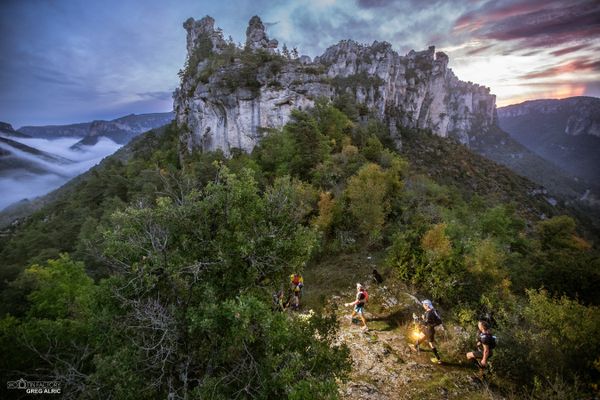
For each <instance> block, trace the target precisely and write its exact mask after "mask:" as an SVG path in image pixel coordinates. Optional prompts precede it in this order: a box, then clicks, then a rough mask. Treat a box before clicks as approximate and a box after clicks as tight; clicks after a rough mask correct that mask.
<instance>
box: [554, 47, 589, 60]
mask: <svg viewBox="0 0 600 400" xmlns="http://www.w3.org/2000/svg"><path fill="white" fill-rule="evenodd" d="M588 47H590V46H589V44H580V45H578V46H571V47H566V48H564V49H560V50H555V51H553V52H551V53H550V54H552V55H553V56H556V57H560V56H564V55H565V54H569V53H574V52H576V51H579V50H581V49H586V48H588Z"/></svg>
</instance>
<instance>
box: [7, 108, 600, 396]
mask: <svg viewBox="0 0 600 400" xmlns="http://www.w3.org/2000/svg"><path fill="white" fill-rule="evenodd" d="M356 110H357V105H356V104H355V103H353V102H352V101H350V100H348V98H346V97H340V98H339V99H338V100H337V101H336V102H334V103H327V102H325V101H322V102H317V103H316V105H315V107H314V108H311V109H308V110H304V111H293V113H292V117H291V120H290V122H289V123H287V124H286V125H285V126H284V127H283V128H281V129H270V130H268V131H265V132H263V133H262V136H263V137H262V139H261V141H260V142H259V144H258V145H257V146H256V147H255V148H254V150H253V151H252V153H251V154H247V153H245V152H242V151H235V150H234V151H232V154H231V157H229V158H227V157H224V155H223V153H221V152H220V151H216V152H205V153H193V154H188V155H187V156H184V157H180V152H179V149H178V143H179V135H180V134H181V132H180V131H179V130H178V129H177V128H176V127H175V126H174V125H171V126H169V127H168V128H165V129H163V130H158V131H151V132H149V133H147V134H145V135H143V136H142V137H140V138H138V139H136V140H135V141H134V142H132V143H131V144H130V145H128V146H127V148H125V149H123V150H121V152H120V153H119V154H118V155H117V156H116V157H112V158H109V159H107V160H105V161H104V162H103V163H102V164H101V165H100V166H98V167H96V168H95V169H93V170H92V171H91V172H89V173H88V174H87V175H86V176H85V177H83V178H82V179H81V180H80V181H79V182H77V183H75V184H74V186H73V187H72V188H71V189H70V191H68V192H67V194H65V195H64V196H61V197H59V198H58V199H57V200H56V201H54V202H52V203H51V204H49V205H47V206H46V207H44V208H43V209H42V210H40V211H38V212H36V213H35V214H34V215H32V216H31V217H29V218H28V219H26V220H23V221H21V222H20V223H19V224H17V225H14V226H12V227H11V228H10V230H8V231H6V232H4V234H3V236H2V238H1V244H0V246H1V247H0V259H2V268H1V270H0V273H1V274H2V276H1V277H2V279H1V281H2V287H1V290H2V302H1V307H2V310H1V312H2V320H0V343H1V346H2V349H4V351H3V357H2V359H1V361H0V368H1V369H2V372H3V375H4V378H5V380H16V379H19V378H20V377H22V376H23V374H24V373H25V372H26V373H27V378H30V379H39V380H58V381H59V382H61V385H62V390H63V395H64V397H65V398H118V399H125V398H131V399H145V398H148V399H150V398H156V397H159V398H165V397H169V398H197V399H207V398H209V399H231V398H262V399H272V398H290V399H316V398H318V399H323V398H335V397H337V396H338V395H340V393H339V392H338V386H339V385H340V384H341V383H343V382H344V381H345V380H346V379H349V378H352V379H354V378H355V376H354V375H353V372H352V371H353V369H352V368H353V367H352V364H351V363H350V356H349V351H350V350H349V348H348V347H347V346H346V345H345V344H344V343H340V342H339V341H337V340H335V338H336V337H337V336H336V335H338V333H339V331H340V330H344V329H347V327H345V326H339V325H338V322H337V317H336V314H335V310H334V309H332V308H331V307H330V301H329V300H330V298H329V297H330V295H331V293H333V292H334V291H339V290H342V291H343V290H346V289H347V287H349V286H351V285H353V284H354V281H353V280H352V278H353V276H352V277H351V276H349V275H346V274H350V272H349V271H348V269H347V267H348V266H347V265H346V264H347V263H348V261H349V260H354V258H353V257H354V256H356V259H358V257H359V256H360V257H362V256H363V255H364V254H375V255H377V257H375V258H374V259H373V261H372V262H373V263H374V264H375V265H374V266H376V267H377V268H379V269H381V270H382V271H385V273H386V276H387V277H389V279H390V281H391V282H397V283H398V284H402V285H405V286H406V287H407V288H410V290H412V294H414V295H416V296H418V297H420V298H423V297H425V296H426V297H428V298H431V299H432V300H434V302H435V303H436V304H439V307H440V308H441V309H443V310H444V316H445V321H444V322H445V324H446V326H447V329H453V330H455V331H457V332H458V331H460V332H466V333H469V332H474V329H475V325H476V322H477V319H478V318H480V317H482V316H484V315H487V316H488V318H490V319H493V322H494V327H493V329H494V331H495V334H496V335H497V336H498V338H499V344H498V347H497V349H496V353H495V355H494V363H495V366H494V367H495V374H496V376H497V377H496V378H495V379H496V383H495V384H494V385H492V386H488V387H487V388H486V390H487V392H486V391H485V390H482V391H480V392H469V395H468V397H469V398H495V397H494V396H503V397H508V398H528V397H530V398H556V399H558V398H586V397H590V398H591V397H593V396H594V395H595V396H597V395H598V392H597V390H598V388H597V386H595V382H597V380H598V378H599V373H600V368H599V366H600V358H599V354H600V340H599V339H598V338H597V335H596V330H597V327H598V326H600V310H599V309H598V303H599V302H600V298H599V293H598V290H597V288H598V285H599V284H600V258H599V252H598V248H597V243H595V242H594V240H595V237H594V236H593V234H592V235H590V234H589V233H585V232H584V231H583V230H581V226H578V223H577V219H575V218H573V216H569V215H568V213H569V210H568V209H567V208H564V207H563V206H562V205H561V204H558V205H556V206H553V205H551V204H550V203H549V202H548V199H547V198H546V197H545V195H544V194H543V193H538V192H536V191H535V189H536V186H535V185H533V184H532V183H530V182H529V181H527V180H526V179H524V178H521V177H519V176H517V175H514V174H513V173H511V172H510V171H509V170H507V169H505V168H502V167H499V166H497V165H496V164H494V163H492V162H490V161H487V160H485V159H483V158H482V157H480V156H477V155H474V154H472V153H470V152H469V151H468V150H467V149H466V148H465V147H463V146H461V145H458V144H456V143H454V142H451V141H449V140H448V139H443V138H439V137H436V136H433V135H431V134H427V133H426V132H416V131H415V130H408V129H406V130H403V131H402V132H400V134H401V135H402V138H403V141H402V148H401V149H400V150H396V149H395V148H394V144H393V140H392V139H391V136H390V133H389V131H388V129H387V127H386V126H387V125H384V124H383V123H381V122H380V121H379V120H378V119H377V118H376V117H374V116H373V115H371V116H369V117H368V118H366V117H365V116H364V115H362V116H359V114H358V112H356ZM352 262H354V261H352ZM295 271H298V272H304V271H306V272H307V274H306V276H307V277H309V276H311V275H312V276H315V277H318V276H323V277H328V279H327V280H322V281H320V282H316V281H315V282H312V283H311V282H309V281H307V282H306V284H307V287H310V285H311V284H312V285H314V286H315V287H319V288H320V291H319V292H318V293H317V291H316V290H315V292H313V293H314V296H313V297H312V298H310V297H309V296H308V293H309V292H308V291H307V298H306V299H305V301H306V304H307V305H308V304H310V305H311V306H314V307H313V309H314V311H315V313H314V314H312V316H307V315H305V314H303V313H287V312H286V313H280V312H273V311H271V295H272V294H273V293H274V292H276V291H277V290H279V289H281V287H282V286H283V285H285V284H286V283H287V279H288V278H287V277H288V276H289V275H290V274H291V273H292V272H295ZM315 279H316V278H315ZM377 301H378V300H377V296H376V295H375V296H374V304H377ZM374 307H375V306H374ZM305 311H306V309H305ZM490 316H491V317H490ZM373 329H374V330H376V329H377V326H376V325H374V326H373ZM390 329H391V328H390ZM393 329H404V327H401V326H400V327H398V326H396V327H394V328H393ZM456 337H459V336H456ZM448 343H450V342H448ZM472 346H473V344H472V343H471V342H470V341H468V340H462V341H461V340H458V339H456V340H454V341H452V346H450V345H447V346H445V347H444V349H445V351H446V355H445V356H446V357H448V358H451V359H461V358H464V353H465V352H466V351H467V350H468V349H469V348H470V347H472ZM440 368H442V367H440ZM440 371H441V372H440V373H441V374H443V369H441V370H440ZM466 373H467V372H465V374H466ZM452 376H454V375H452ZM415 396H417V397H413V398H432V399H433V398H439V392H432V393H429V392H427V391H417V393H416V394H415ZM419 396H420V397H419ZM457 396H459V398H460V396H461V394H460V393H459V394H458V395H457ZM465 396H466V395H464V393H463V395H462V398H464V397H465ZM477 396H479V397H477ZM486 396H487V397H486ZM567 396H571V397H567Z"/></svg>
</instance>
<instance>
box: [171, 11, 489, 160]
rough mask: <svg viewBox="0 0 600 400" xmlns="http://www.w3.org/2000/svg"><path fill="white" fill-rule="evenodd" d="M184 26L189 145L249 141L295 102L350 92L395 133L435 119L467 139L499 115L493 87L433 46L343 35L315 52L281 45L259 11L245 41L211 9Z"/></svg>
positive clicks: (282, 119)
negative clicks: (232, 37)
mask: <svg viewBox="0 0 600 400" xmlns="http://www.w3.org/2000/svg"><path fill="white" fill-rule="evenodd" d="M184 28H185V29H186V31H187V50H188V58H187V61H186V66H185V68H184V69H183V70H182V71H180V77H181V85H180V87H179V88H178V89H177V90H176V91H175V93H174V110H175V113H176V119H177V123H178V125H179V127H180V128H182V129H183V130H184V131H185V134H184V135H183V136H182V138H181V143H182V150H183V151H184V152H188V153H189V152H192V151H194V150H215V149H222V150H223V151H224V152H225V153H229V151H230V150H231V149H232V148H241V149H243V150H246V151H250V150H252V148H253V147H254V145H255V144H256V143H257V141H258V140H260V137H261V135H262V134H263V133H264V131H265V128H276V127H281V126H283V125H284V124H285V123H286V122H287V121H288V119H289V117H290V114H291V111H292V110H293V109H295V108H298V109H304V108H306V107H310V106H312V105H313V104H314V101H315V100H316V99H318V98H321V97H322V98H327V99H333V98H335V97H336V96H339V95H341V94H344V93H348V94H350V95H351V96H353V97H355V98H356V100H357V102H358V103H360V104H363V105H364V106H366V108H368V109H370V110H373V111H374V112H375V113H376V114H377V116H378V117H379V118H381V119H382V120H384V121H386V122H387V123H388V124H389V126H390V130H391V132H392V134H393V135H396V139H397V140H398V142H399V141H400V140H399V137H398V135H397V134H396V132H397V127H398V126H406V127H416V128H424V129H431V130H432V131H433V132H434V133H436V134H438V135H440V136H444V137H446V136H451V137H455V138H457V139H458V140H460V141H461V142H462V143H465V144H468V143H469V140H470V135H471V134H472V132H474V131H476V130H479V129H485V128H487V127H490V126H492V125H493V124H494V119H495V96H494V95H492V94H490V91H489V89H488V88H485V87H482V86H479V85H476V84H473V83H470V82H468V83H467V82H462V81H460V80H459V79H458V78H457V77H456V76H455V75H454V73H453V72H452V70H451V69H449V68H448V57H447V56H446V55H445V54H444V53H441V52H438V53H436V52H435V49H434V47H430V48H429V49H428V50H425V51H421V52H415V51H411V52H409V53H408V54H407V55H405V56H400V55H398V54H397V53H396V52H395V51H394V50H393V49H392V47H391V45H390V44H389V43H386V42H374V43H373V44H372V45H370V46H366V45H361V44H359V43H356V42H354V41H351V40H346V41H342V42H340V43H338V44H336V45H334V46H332V47H330V48H328V49H327V50H326V51H325V53H324V54H323V55H321V56H319V57H316V58H315V60H314V61H312V60H311V59H310V58H309V57H307V56H302V57H297V55H296V54H292V55H290V54H289V52H288V51H287V50H284V51H283V53H281V52H279V51H278V50H277V45H278V43H277V41H276V40H272V39H269V38H268V36H267V34H266V32H265V28H264V25H263V24H262V22H261V21H260V18H258V17H256V16H255V17H252V19H251V20H250V24H249V26H248V29H247V30H246V36H247V39H246V45H245V48H244V49H240V48H237V47H236V46H235V44H233V43H231V42H227V41H225V40H224V39H223V34H222V32H221V31H220V30H219V29H215V28H214V20H213V19H212V18H211V17H208V16H207V17H204V18H202V19H201V20H199V21H195V20H194V19H192V18H190V19H188V20H187V21H186V22H185V23H184ZM292 53H294V52H292Z"/></svg>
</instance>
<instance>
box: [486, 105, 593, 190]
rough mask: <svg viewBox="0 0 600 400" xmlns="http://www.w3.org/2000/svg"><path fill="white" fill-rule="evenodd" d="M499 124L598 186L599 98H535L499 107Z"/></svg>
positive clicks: (553, 160)
mask: <svg viewBox="0 0 600 400" xmlns="http://www.w3.org/2000/svg"><path fill="white" fill-rule="evenodd" d="M498 119H499V125H500V127H501V128H502V129H503V130H505V131H506V132H508V133H509V134H510V135H511V137H512V138H514V139H515V140H516V141H518V142H519V143H521V144H523V145H524V146H525V147H527V148H528V149H530V150H531V151H533V152H535V153H536V154H538V155H539V156H540V157H542V158H544V159H546V160H548V161H549V162H552V163H553V164H555V165H557V166H558V167H559V168H561V169H562V170H564V171H566V172H567V173H568V174H570V175H573V176H576V177H578V178H579V179H581V180H584V181H587V182H588V183H589V184H591V185H594V186H600V157H599V154H600V99H598V98H594V97H571V98H567V99H561V100H534V101H527V102H524V103H520V104H515V105H510V106H507V107H502V108H499V109H498Z"/></svg>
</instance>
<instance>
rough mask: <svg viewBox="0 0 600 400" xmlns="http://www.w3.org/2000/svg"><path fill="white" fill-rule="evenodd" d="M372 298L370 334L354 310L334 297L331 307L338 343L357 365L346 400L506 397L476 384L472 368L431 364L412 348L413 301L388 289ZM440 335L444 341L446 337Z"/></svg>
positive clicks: (428, 355) (344, 387) (428, 356)
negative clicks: (353, 315) (353, 317)
mask: <svg viewBox="0 0 600 400" xmlns="http://www.w3.org/2000/svg"><path fill="white" fill-rule="evenodd" d="M369 293H370V296H369V301H370V302H371V299H377V300H375V301H374V302H373V304H368V305H367V314H366V316H367V323H368V325H369V331H368V332H364V331H363V330H362V329H361V327H360V324H356V323H353V322H352V321H351V320H350V318H349V315H350V312H351V308H350V307H344V304H343V303H344V299H342V298H340V297H338V296H334V297H333V298H332V299H331V302H330V306H333V307H335V308H336V309H337V311H336V313H337V315H338V320H339V323H340V330H339V334H338V341H339V342H340V343H342V342H343V343H345V344H346V345H347V346H348V347H349V348H350V351H351V356H352V360H353V368H352V372H351V375H350V380H349V381H348V382H346V383H344V384H342V385H341V389H340V397H341V398H342V399H348V400H350V399H352V400H357V399H369V400H384V399H390V400H395V399H500V398H502V397H500V396H498V395H496V394H494V393H493V392H492V391H491V390H490V388H489V387H488V385H486V384H481V383H479V382H474V381H473V380H472V377H473V376H474V374H473V373H474V369H473V368H472V367H471V366H470V365H468V364H466V363H464V364H463V363H461V362H453V361H452V360H447V361H446V362H445V363H444V364H443V365H437V364H433V363H432V362H431V360H430V359H431V357H432V356H433V354H432V353H431V352H430V351H421V352H420V353H418V354H417V353H415V352H413V351H412V350H411V349H410V347H409V343H412V341H409V340H408V339H407V337H406V335H407V334H409V333H410V332H411V325H410V321H411V319H410V318H411V315H412V312H414V311H418V308H415V303H414V297H412V296H411V295H409V294H408V293H405V292H404V293H403V292H396V293H392V291H391V290H389V289H388V288H387V287H386V288H383V287H380V288H371V290H370V291H369ZM349 295H350V296H351V294H349ZM346 300H347V299H346ZM438 336H439V339H440V340H441V341H444V334H443V333H442V332H438ZM442 359H444V353H443V352H442Z"/></svg>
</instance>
